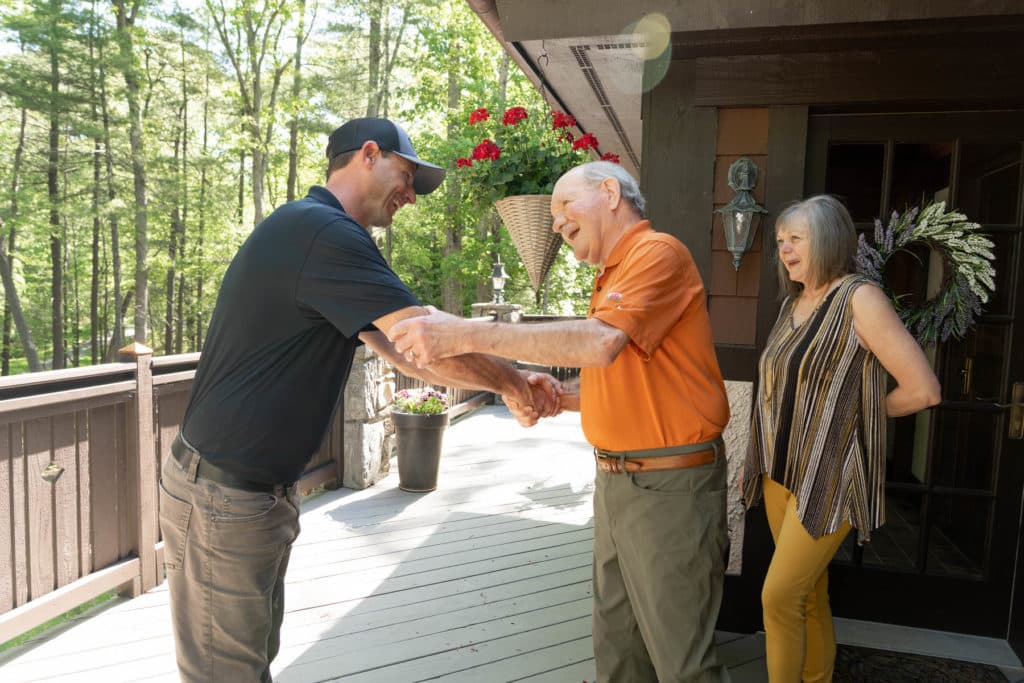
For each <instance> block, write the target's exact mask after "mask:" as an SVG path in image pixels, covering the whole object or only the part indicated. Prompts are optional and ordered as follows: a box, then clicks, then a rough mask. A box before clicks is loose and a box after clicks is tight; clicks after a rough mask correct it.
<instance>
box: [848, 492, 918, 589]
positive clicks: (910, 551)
mask: <svg viewBox="0 0 1024 683" xmlns="http://www.w3.org/2000/svg"><path fill="white" fill-rule="evenodd" d="M885 520H886V521H885V526H883V527H882V528H881V529H875V530H874V531H873V532H871V543H868V544H866V545H865V546H864V547H863V551H864V560H863V564H864V566H865V567H873V568H876V569H886V570H888V571H900V572H914V571H918V567H917V543H918V539H919V538H920V536H921V494H920V493H912V492H907V491H889V492H887V493H886V505H885ZM851 533H856V532H851Z"/></svg>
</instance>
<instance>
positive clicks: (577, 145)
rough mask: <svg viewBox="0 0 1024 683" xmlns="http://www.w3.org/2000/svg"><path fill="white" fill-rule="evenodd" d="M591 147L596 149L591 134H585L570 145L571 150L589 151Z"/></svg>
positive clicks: (595, 141)
mask: <svg viewBox="0 0 1024 683" xmlns="http://www.w3.org/2000/svg"><path fill="white" fill-rule="evenodd" d="M591 147H593V148H594V149H597V138H595V137H594V134H593V133H587V134H586V135H584V136H583V137H581V138H580V139H579V140H577V141H576V142H574V143H572V148H573V149H590V148H591Z"/></svg>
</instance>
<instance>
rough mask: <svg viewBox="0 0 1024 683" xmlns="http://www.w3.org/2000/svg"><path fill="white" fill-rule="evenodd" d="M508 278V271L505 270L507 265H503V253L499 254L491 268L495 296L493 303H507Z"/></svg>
mask: <svg viewBox="0 0 1024 683" xmlns="http://www.w3.org/2000/svg"><path fill="white" fill-rule="evenodd" d="M507 280H508V273H506V272H505V266H504V265H502V263H501V255H500V254H499V255H498V256H497V257H496V260H495V261H494V267H493V268H492V269H491V285H493V287H494V297H493V301H492V302H491V303H495V304H503V303H505V282H506V281H507Z"/></svg>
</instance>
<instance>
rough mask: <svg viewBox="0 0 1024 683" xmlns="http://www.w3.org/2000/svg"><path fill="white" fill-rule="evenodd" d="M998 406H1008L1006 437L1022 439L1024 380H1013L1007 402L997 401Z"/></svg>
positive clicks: (1023, 434) (1023, 430)
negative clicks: (1008, 415)
mask: <svg viewBox="0 0 1024 683" xmlns="http://www.w3.org/2000/svg"><path fill="white" fill-rule="evenodd" d="M996 405H998V406H999V407H1000V408H1009V409H1010V417H1009V419H1008V420H1007V426H1006V437H1007V438H1009V439H1024V382H1014V383H1013V388H1012V390H1011V391H1010V402H1009V403H997V404H996Z"/></svg>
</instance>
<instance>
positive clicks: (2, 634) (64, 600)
mask: <svg viewBox="0 0 1024 683" xmlns="http://www.w3.org/2000/svg"><path fill="white" fill-rule="evenodd" d="M139 566H140V565H139V560H138V558H134V557H133V558H132V559H130V560H125V561H124V562H119V563H118V564H115V565H112V566H110V567H107V568H105V569H100V570H99V571H96V572H93V573H92V574H90V575H89V576H86V577H83V578H81V579H78V580H77V581H74V582H73V583H69V584H68V585H66V586H64V587H63V588H58V589H57V590H55V591H52V592H50V593H47V594H46V595H44V596H43V597H41V598H36V599H35V600H33V601H32V602H29V603H27V604H25V605H22V606H21V607H17V608H15V609H13V610H11V611H10V612H7V613H6V614H3V615H0V643H4V642H7V641H8V640H10V639H12V638H17V637H18V636H20V635H21V634H23V633H25V632H27V631H30V630H32V629H34V628H35V627H36V626H39V625H41V624H45V623H46V622H48V621H49V620H50V619H54V618H56V617H59V616H60V615H62V614H64V613H65V612H68V611H70V610H72V609H74V608H75V607H78V606H79V605H81V604H83V603H86V602H88V601H89V600H92V599H93V598H96V597H99V596H101V595H103V594H104V593H106V592H108V591H112V590H116V589H118V588H121V587H122V586H124V585H125V584H129V583H132V582H134V581H135V579H137V578H138V575H139Z"/></svg>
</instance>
